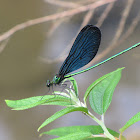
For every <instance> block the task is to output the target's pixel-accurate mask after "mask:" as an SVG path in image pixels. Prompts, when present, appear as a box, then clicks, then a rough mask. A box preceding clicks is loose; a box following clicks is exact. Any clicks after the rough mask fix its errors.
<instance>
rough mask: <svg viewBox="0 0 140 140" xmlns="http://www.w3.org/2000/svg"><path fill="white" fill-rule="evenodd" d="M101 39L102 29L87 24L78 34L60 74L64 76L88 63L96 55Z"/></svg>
mask: <svg viewBox="0 0 140 140" xmlns="http://www.w3.org/2000/svg"><path fill="white" fill-rule="evenodd" d="M100 41H101V32H100V29H99V28H98V27H96V26H93V25H87V26H85V27H84V28H83V29H82V30H81V31H80V33H79V34H78V36H77V38H76V40H75V42H74V44H73V46H72V48H71V50H70V52H69V55H68V57H67V58H66V60H65V61H64V63H63V65H62V66H61V68H60V70H59V75H61V76H64V75H66V74H67V73H70V72H72V71H75V70H77V69H79V68H81V67H83V66H85V65H86V64H88V63H89V62H90V61H91V60H92V59H93V58H94V57H95V55H96V53H97V51H98V48H99V45H100Z"/></svg>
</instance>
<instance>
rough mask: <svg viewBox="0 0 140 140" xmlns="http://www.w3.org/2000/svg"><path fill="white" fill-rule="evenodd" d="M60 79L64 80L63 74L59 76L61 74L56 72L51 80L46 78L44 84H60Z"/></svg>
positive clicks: (48, 85)
mask: <svg viewBox="0 0 140 140" xmlns="http://www.w3.org/2000/svg"><path fill="white" fill-rule="evenodd" d="M62 80H64V76H61V75H59V74H56V75H55V76H54V78H53V80H52V81H50V80H47V82H46V86H47V87H50V86H51V85H53V84H55V85H56V84H60V82H61V81H62Z"/></svg>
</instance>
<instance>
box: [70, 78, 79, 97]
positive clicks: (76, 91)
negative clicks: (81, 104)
mask: <svg viewBox="0 0 140 140" xmlns="http://www.w3.org/2000/svg"><path fill="white" fill-rule="evenodd" d="M68 79H69V80H70V82H71V83H72V84H73V88H74V91H75V94H76V96H77V97H78V86H77V82H76V80H75V79H74V78H73V77H70V78H68Z"/></svg>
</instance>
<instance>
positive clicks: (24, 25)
mask: <svg viewBox="0 0 140 140" xmlns="http://www.w3.org/2000/svg"><path fill="white" fill-rule="evenodd" d="M113 1H115V0H102V1H98V2H96V3H93V4H89V5H86V6H81V7H79V8H76V9H72V10H68V11H64V12H61V13H57V14H53V15H50V16H45V17H41V18H37V19H33V20H29V21H27V22H24V23H21V24H18V25H16V26H15V27H13V28H11V29H10V30H9V31H7V32H5V33H3V34H2V35H1V36H0V42H1V41H3V40H5V39H7V38H8V37H10V36H12V35H13V34H14V33H15V32H17V31H19V30H22V29H24V28H27V27H30V26H33V25H36V24H40V23H44V22H47V21H51V20H56V19H60V18H64V17H68V16H72V15H76V14H78V13H81V12H85V11H88V10H91V9H94V8H97V7H99V6H101V5H105V4H107V3H110V2H113Z"/></svg>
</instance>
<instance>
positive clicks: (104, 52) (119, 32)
mask: <svg viewBox="0 0 140 140" xmlns="http://www.w3.org/2000/svg"><path fill="white" fill-rule="evenodd" d="M133 1H134V0H128V3H127V5H126V8H125V9H124V12H123V14H122V18H121V21H120V24H119V26H118V29H117V32H116V34H115V37H114V39H113V40H112V42H111V44H110V45H109V47H108V48H106V49H105V50H104V51H103V52H102V53H101V54H99V55H97V56H96V57H95V58H94V60H93V61H91V62H90V63H89V64H88V66H89V65H91V64H92V63H95V62H97V61H98V60H100V59H102V58H103V57H104V56H106V55H107V54H108V53H109V52H111V51H112V50H113V49H114V48H115V47H116V46H117V45H116V44H117V43H118V39H119V37H120V36H121V34H122V31H123V29H124V25H125V22H126V19H127V17H128V15H129V12H130V9H131V6H132V4H133ZM88 66H87V67H88Z"/></svg>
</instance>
